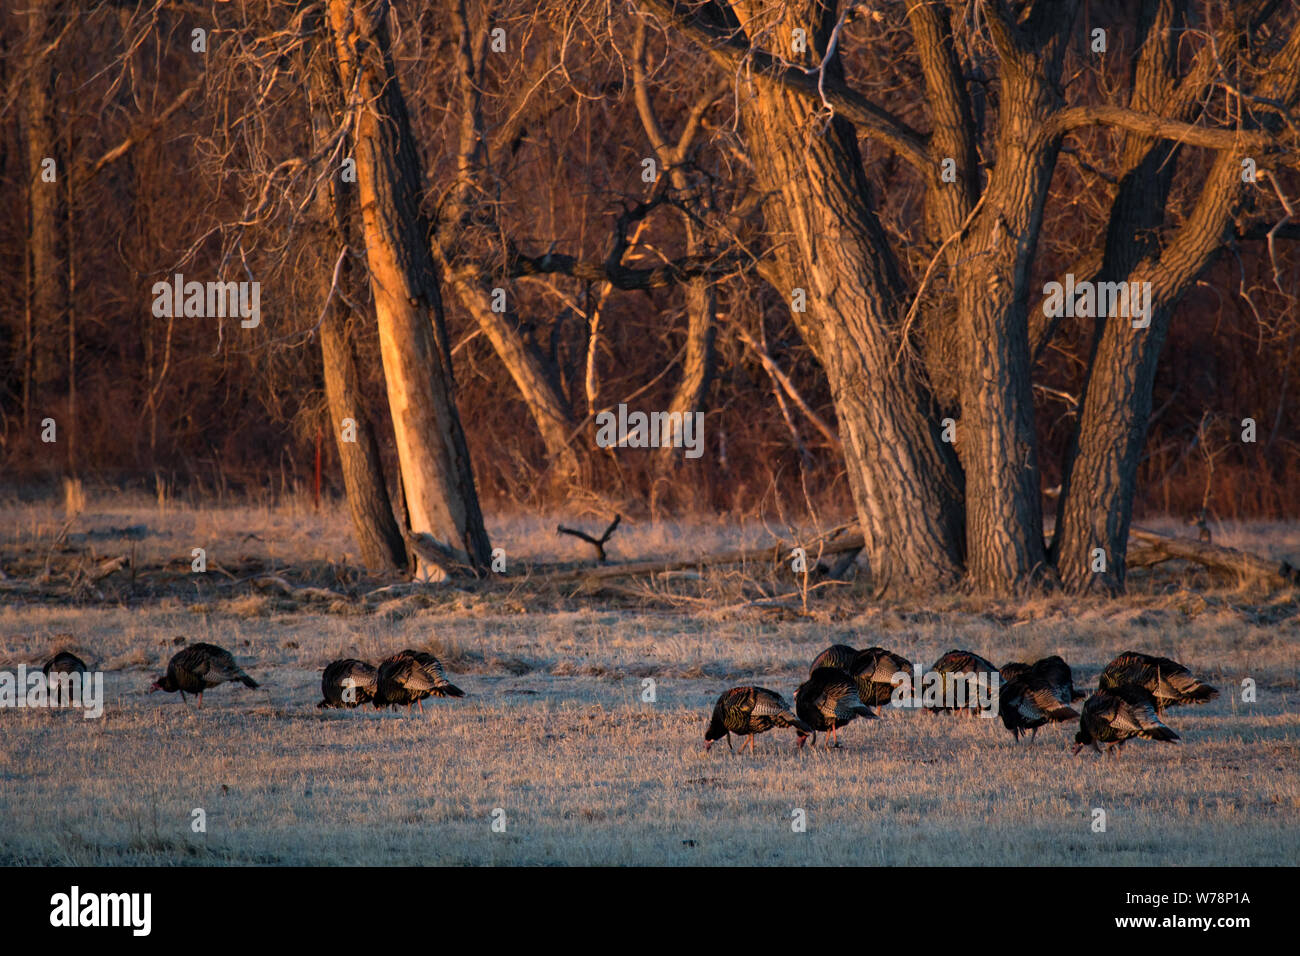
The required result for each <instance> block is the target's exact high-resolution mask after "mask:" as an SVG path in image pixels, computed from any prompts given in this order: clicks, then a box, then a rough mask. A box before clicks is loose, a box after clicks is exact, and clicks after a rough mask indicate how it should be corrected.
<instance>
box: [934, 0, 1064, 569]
mask: <svg viewBox="0 0 1300 956" xmlns="http://www.w3.org/2000/svg"><path fill="white" fill-rule="evenodd" d="M1075 6H1076V5H1075V3H1073V2H1069V3H1059V4H1057V5H1055V7H1054V8H1053V12H1052V16H1051V18H1050V19H1049V18H1046V17H1042V16H1038V17H1035V18H1033V19H1031V20H1030V21H1028V22H1026V23H1024V24H1021V25H1019V26H1017V25H1015V24H1013V23H1011V22H1010V21H1007V20H1003V19H1002V17H1001V14H1000V13H999V12H998V11H997V10H996V8H992V7H991V8H990V9H989V10H988V11H987V14H986V15H987V16H988V23H989V30H990V33H991V35H992V37H993V41H994V45H995V46H996V48H997V51H998V56H999V59H1000V61H1001V67H1002V70H1001V75H1002V88H1001V96H1000V100H999V104H998V130H997V140H996V149H997V163H996V164H995V165H994V167H993V169H992V171H991V172H990V174H989V179H988V183H987V185H986V186H985V190H984V199H983V203H982V206H981V208H980V210H979V213H978V215H977V217H976V221H975V222H974V223H973V225H972V229H971V236H970V237H969V239H968V240H967V241H965V242H963V243H959V244H958V249H959V251H960V255H961V259H962V262H963V264H962V265H960V266H958V267H957V268H956V269H955V270H954V276H955V279H956V283H957V288H958V292H957V302H958V314H957V323H956V324H957V329H958V338H959V352H958V354H959V360H958V396H959V400H960V403H961V421H960V423H959V425H958V428H960V429H961V435H960V436H959V440H958V445H957V448H958V454H959V455H960V456H961V461H962V466H963V468H964V470H965V474H966V541H967V562H966V570H967V576H968V578H969V580H970V582H971V584H972V585H973V586H974V587H976V588H977V589H980V590H987V591H994V590H1001V591H1007V590H1018V589H1021V588H1024V587H1026V586H1028V585H1033V584H1036V583H1038V582H1039V581H1040V580H1041V579H1043V578H1044V577H1046V576H1048V575H1050V568H1049V567H1048V564H1047V552H1046V548H1045V546H1044V543H1043V513H1042V491H1041V478H1040V474H1039V470H1038V450H1037V439H1036V435H1035V433H1034V404H1033V392H1032V388H1031V378H1030V360H1029V331H1028V330H1029V316H1028V309H1027V305H1026V303H1027V298H1028V290H1027V288H1026V287H1027V284H1028V280H1029V270H1030V266H1031V265H1032V262H1033V257H1034V253H1035V251H1036V250H1037V247H1038V233H1039V229H1040V226H1041V224H1042V216H1043V206H1044V204H1045V203H1046V201H1047V191H1048V187H1049V186H1050V185H1051V179H1052V171H1053V169H1054V168H1055V165H1056V154H1057V150H1058V146H1059V139H1058V138H1056V137H1053V136H1051V135H1049V134H1048V133H1047V132H1046V123H1047V119H1048V117H1049V116H1050V115H1051V113H1052V112H1053V111H1054V109H1055V108H1056V106H1057V104H1058V101H1059V94H1057V93H1056V92H1055V91H1056V88H1057V85H1058V83H1059V79H1060V71H1061V61H1062V56H1063V54H1064V49H1065V42H1066V38H1067V37H1068V36H1069V33H1070V29H1071V26H1072V24H1073V21H1074V8H1075ZM943 125H944V124H942V123H941V124H939V126H940V128H942V127H943ZM941 208H942V207H941ZM943 218H944V219H945V220H947V221H948V222H949V224H950V223H951V220H952V213H948V214H947V215H945V216H943Z"/></svg>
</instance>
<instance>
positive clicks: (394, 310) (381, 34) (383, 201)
mask: <svg viewBox="0 0 1300 956" xmlns="http://www.w3.org/2000/svg"><path fill="white" fill-rule="evenodd" d="M329 14H330V21H331V26H332V28H333V33H334V40H335V46H336V49H337V52H338V59H339V75H340V78H341V79H342V81H343V88H344V89H345V90H347V91H349V97H351V98H353V99H352V102H350V103H349V108H351V109H353V110H354V111H355V115H354V129H353V142H354V144H355V149H356V157H355V158H356V171H357V187H358V192H359V199H360V206H361V216H362V222H363V232H364V235H363V238H364V242H365V248H366V257H367V261H368V263H369V267H370V283H371V288H372V290H373V293H374V300H375V313H376V315H377V317H378V320H379V341H380V350H381V353H382V356H383V362H384V374H385V377H386V379H387V385H388V403H389V407H390V409H391V411H392V418H393V431H394V433H395V437H396V440H397V453H398V459H399V461H400V463H401V472H402V485H403V489H404V492H405V497H406V514H407V521H408V523H409V525H410V528H411V530H412V531H413V532H415V533H427V534H429V535H431V536H432V537H433V538H434V539H435V540H437V541H438V542H439V543H440V544H442V545H444V546H445V547H447V548H449V549H451V550H452V551H453V552H456V553H457V556H458V557H459V558H461V559H462V560H464V561H466V562H467V563H470V564H472V565H473V566H474V567H476V568H486V567H487V564H488V562H489V560H490V554H491V546H490V544H489V542H488V536H487V531H486V529H485V528H484V525H483V515H482V513H481V511H480V510H479V503H478V495H477V492H476V491H475V488H474V475H473V471H472V469H471V466H470V458H469V449H468V447H467V445H466V441H465V434H464V431H463V429H462V427H461V422H460V416H459V415H458V413H457V410H456V403H455V397H454V380H453V376H452V363H451V349H450V347H449V345H448V342H447V331H446V325H445V321H444V316H443V312H442V299H441V294H440V290H439V287H438V281H439V277H438V274H437V270H436V267H435V265H434V262H433V259H432V256H431V253H430V250H429V242H428V240H429V231H430V230H429V224H428V222H427V221H426V219H425V217H424V216H423V215H422V213H421V212H420V207H419V202H420V196H421V195H422V194H423V188H422V176H421V172H420V169H421V166H420V162H419V158H418V155H417V152H416V147H415V141H414V138H413V136H412V133H411V128H410V120H409V118H408V115H407V112H406V103H405V100H404V98H403V96H402V92H401V88H400V87H399V85H398V82H397V77H396V74H395V72H394V69H393V62H392V55H391V50H390V45H389V37H388V26H387V17H388V4H387V3H386V2H374V3H362V2H360V0H329ZM421 564H424V562H423V560H421ZM419 570H420V571H421V572H423V571H426V570H431V569H429V568H425V567H421V568H420V569H419Z"/></svg>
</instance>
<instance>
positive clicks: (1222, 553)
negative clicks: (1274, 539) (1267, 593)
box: [1129, 528, 1300, 587]
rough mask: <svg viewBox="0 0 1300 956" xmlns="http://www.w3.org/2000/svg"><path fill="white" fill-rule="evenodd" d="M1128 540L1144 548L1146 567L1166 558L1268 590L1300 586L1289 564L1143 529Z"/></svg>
mask: <svg viewBox="0 0 1300 956" xmlns="http://www.w3.org/2000/svg"><path fill="white" fill-rule="evenodd" d="M1129 537H1131V538H1133V539H1135V540H1137V541H1139V542H1141V543H1142V544H1144V545H1146V550H1145V551H1144V553H1143V558H1144V561H1145V562H1146V563H1153V562H1151V560H1150V559H1151V557H1152V556H1155V555H1165V556H1167V558H1178V559H1181V560H1183V561H1191V562H1193V563H1194V564H1200V565H1203V566H1205V567H1207V568H1212V569H1214V570H1216V571H1225V572H1227V573H1229V574H1237V575H1240V576H1242V577H1244V578H1248V579H1250V580H1252V581H1258V582H1259V583H1261V584H1267V585H1269V586H1271V587H1288V586H1294V585H1298V584H1300V568H1298V567H1296V566H1295V565H1294V564H1292V563H1291V562H1290V561H1286V560H1283V561H1281V562H1278V561H1274V560H1270V559H1269V558H1264V557H1261V556H1259V555H1257V554H1251V553H1250V552H1249V551H1238V550H1237V549H1236V548H1224V547H1221V546H1219V545H1216V544H1207V543H1206V542H1203V541H1192V540H1191V539H1190V538H1171V537H1168V536H1166V535H1162V534H1157V533H1156V532H1154V531H1150V530H1147V529H1145V528H1133V529H1132V530H1131V531H1130V532H1129Z"/></svg>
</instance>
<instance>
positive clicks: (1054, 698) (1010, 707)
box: [998, 657, 1079, 740]
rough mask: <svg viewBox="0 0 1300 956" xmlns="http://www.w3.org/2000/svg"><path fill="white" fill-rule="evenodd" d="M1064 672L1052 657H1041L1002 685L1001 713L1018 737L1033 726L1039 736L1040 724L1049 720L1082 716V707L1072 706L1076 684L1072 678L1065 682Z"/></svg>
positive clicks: (999, 697)
mask: <svg viewBox="0 0 1300 956" xmlns="http://www.w3.org/2000/svg"><path fill="white" fill-rule="evenodd" d="M1056 660H1057V661H1060V662H1061V664H1062V665H1064V663H1065V662H1064V661H1061V660H1060V658H1059V657H1058V658H1056ZM1044 663H1046V666H1044V667H1041V668H1040V667H1039V664H1044ZM1066 669H1067V670H1068V669H1069V668H1066ZM1003 673H1004V674H1005V673H1006V668H1003ZM1061 676H1062V675H1061V674H1060V671H1059V669H1058V668H1057V667H1056V666H1055V664H1054V663H1052V662H1051V660H1050V659H1049V660H1048V661H1047V662H1044V661H1039V662H1038V663H1036V664H1034V665H1033V666H1032V667H1029V668H1027V669H1026V670H1024V671H1023V672H1021V673H1020V675H1019V676H1018V677H1016V678H1015V679H1013V680H1012V681H1011V682H1010V683H1007V684H1003V685H1002V686H1001V687H1000V688H998V716H999V717H1001V718H1002V723H1003V724H1004V725H1005V726H1006V728H1007V730H1009V731H1011V733H1012V735H1013V736H1014V737H1015V738H1016V740H1019V739H1020V735H1021V734H1022V733H1024V732H1025V731H1026V730H1033V732H1034V734H1033V736H1034V737H1037V736H1038V728H1039V727H1041V726H1043V724H1046V723H1048V722H1049V721H1051V722H1056V721H1062V720H1075V719H1077V718H1078V716H1079V713H1078V711H1076V710H1074V708H1072V707H1071V706H1070V701H1071V698H1072V696H1073V693H1074V692H1073V689H1072V688H1073V685H1072V684H1071V683H1069V681H1068V679H1067V680H1066V681H1065V682H1064V683H1062V682H1061ZM1030 739H1031V740H1032V739H1033V738H1032V737H1031V738H1030Z"/></svg>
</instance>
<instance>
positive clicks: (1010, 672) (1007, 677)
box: [1000, 661, 1034, 684]
mask: <svg viewBox="0 0 1300 956" xmlns="http://www.w3.org/2000/svg"><path fill="white" fill-rule="evenodd" d="M1033 666H1034V665H1033V664H1026V663H1025V662H1024V661H1011V662H1010V663H1007V664H1003V665H1002V668H1001V670H1000V673H1001V674H1002V683H1004V684H1010V683H1011V682H1012V681H1013V680H1015V679H1016V678H1017V677H1021V676H1023V675H1025V674H1028V673H1029V668H1031V667H1033Z"/></svg>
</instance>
